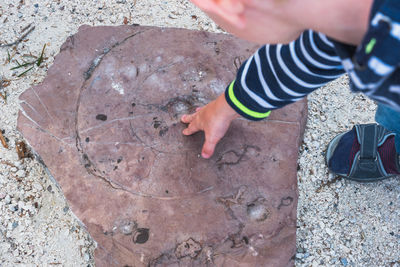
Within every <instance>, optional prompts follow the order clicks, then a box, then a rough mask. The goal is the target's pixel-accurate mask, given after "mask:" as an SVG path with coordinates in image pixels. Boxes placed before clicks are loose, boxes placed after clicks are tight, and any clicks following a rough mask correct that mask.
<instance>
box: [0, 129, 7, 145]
mask: <svg viewBox="0 0 400 267" xmlns="http://www.w3.org/2000/svg"><path fill="white" fill-rule="evenodd" d="M0 142H1V144H2V145H3V146H4V147H5V148H6V149H8V145H7V142H6V139H5V138H4V136H3V133H2V131H1V130H0Z"/></svg>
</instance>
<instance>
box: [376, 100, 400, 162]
mask: <svg viewBox="0 0 400 267" xmlns="http://www.w3.org/2000/svg"><path fill="white" fill-rule="evenodd" d="M375 120H376V122H377V123H379V124H380V125H382V126H383V127H385V128H386V129H388V130H390V131H392V132H394V133H396V136H395V139H394V140H395V144H396V151H397V153H398V154H400V112H399V111H395V110H393V109H391V108H389V107H387V106H385V105H381V104H379V105H378V110H377V111H376V113H375Z"/></svg>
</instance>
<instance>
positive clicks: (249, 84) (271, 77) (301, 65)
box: [225, 30, 345, 120]
mask: <svg viewBox="0 0 400 267" xmlns="http://www.w3.org/2000/svg"><path fill="white" fill-rule="evenodd" d="M344 73H345V71H344V69H343V66H342V63H341V59H340V58H339V56H338V55H337V54H336V52H335V48H334V45H333V43H332V42H331V41H330V40H329V39H328V38H327V37H326V36H325V35H323V34H320V33H317V32H313V31H311V30H309V31H305V32H304V33H303V34H302V35H301V36H300V37H299V38H298V39H297V40H295V41H293V42H292V43H290V44H287V45H282V44H278V45H265V46H263V47H261V48H260V49H259V50H258V51H257V52H256V53H254V54H253V55H252V56H251V57H250V58H249V59H248V60H247V61H246V62H245V63H244V64H243V65H242V66H241V67H240V69H239V71H238V73H237V77H236V80H235V81H233V82H232V83H231V84H230V86H228V88H227V89H226V91H225V97H226V100H227V102H228V103H229V105H230V106H232V108H233V109H235V110H236V111H237V112H238V113H239V114H241V115H242V116H244V117H246V118H248V119H250V120H261V119H263V118H266V117H267V116H268V115H269V113H270V111H271V110H273V109H277V108H281V107H283V106H285V105H287V104H290V103H293V102H295V101H297V100H300V99H301V98H303V97H304V96H306V95H307V94H309V93H311V92H312V91H314V90H315V89H317V88H319V87H321V86H323V85H325V84H326V83H328V82H330V81H332V80H334V79H336V78H338V77H339V76H341V75H342V74H344Z"/></svg>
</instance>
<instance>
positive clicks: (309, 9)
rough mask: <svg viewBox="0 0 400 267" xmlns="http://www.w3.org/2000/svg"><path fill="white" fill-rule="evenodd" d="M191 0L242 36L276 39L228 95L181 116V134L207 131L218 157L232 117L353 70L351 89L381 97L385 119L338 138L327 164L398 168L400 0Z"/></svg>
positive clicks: (207, 146) (367, 172)
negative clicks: (218, 145) (182, 129)
mask: <svg viewBox="0 0 400 267" xmlns="http://www.w3.org/2000/svg"><path fill="white" fill-rule="evenodd" d="M192 2H193V3H194V4H196V5H197V6H198V7H200V8H201V9H202V10H203V11H205V12H206V13H207V14H208V15H209V16H210V17H211V18H212V19H213V20H214V21H215V22H217V23H218V24H219V25H221V26H222V27H223V28H224V29H225V30H227V31H229V32H231V33H233V34H235V35H237V36H239V37H240V38H243V39H246V40H249V41H253V42H257V43H260V44H263V43H270V44H269V45H265V46H263V47H261V48H260V49H259V50H258V51H257V52H256V53H255V54H254V55H253V56H252V57H250V58H249V59H248V60H247V62H245V63H244V64H243V65H242V66H241V68H240V69H239V71H238V74H237V77H236V80H235V81H233V82H232V83H231V84H230V85H229V86H228V87H227V89H226V92H225V94H223V95H221V96H219V97H218V98H217V99H216V100H214V101H213V102H211V103H209V104H208V105H206V106H204V107H202V108H198V109H197V110H196V112H195V113H194V114H186V115H184V116H182V118H181V120H182V122H184V123H188V127H187V128H186V129H185V130H184V131H183V134H185V135H191V134H193V133H195V132H197V131H200V130H202V131H204V132H205V142H204V145H203V148H202V153H201V154H202V156H203V157H204V158H210V157H211V156H212V154H213V152H214V149H215V146H216V144H217V143H218V142H219V140H220V139H221V138H222V137H223V136H224V134H225V133H226V131H227V129H228V127H229V125H230V123H231V121H232V120H233V119H235V118H237V117H239V116H243V117H245V118H247V119H250V120H261V119H263V118H266V117H268V115H269V113H270V112H271V110H273V109H277V108H280V107H282V106H284V105H287V104H290V103H293V102H295V101H297V100H299V99H301V98H302V97H304V96H306V95H307V94H309V93H311V92H312V91H313V90H315V89H317V88H319V87H321V86H323V85H324V84H326V83H328V82H329V81H331V80H333V79H336V78H338V77H339V76H341V75H342V74H344V73H346V72H347V73H348V75H349V77H350V82H351V89H352V91H355V92H363V93H364V94H366V95H368V96H369V97H370V98H372V99H374V100H375V101H377V103H378V110H377V113H376V120H377V122H378V123H380V125H376V124H370V125H357V126H355V127H354V128H353V130H351V131H349V132H347V133H343V134H341V135H339V136H337V137H335V138H334V139H333V140H332V141H331V143H330V144H329V146H328V149H327V154H326V159H327V163H328V167H329V169H330V170H331V171H333V172H334V173H337V174H339V175H341V176H344V177H346V178H348V179H353V180H357V181H375V180H380V179H384V178H387V177H390V176H392V175H396V174H399V173H400V172H399V170H400V168H399V157H398V154H397V153H396V149H395V147H397V151H399V152H400V135H399V134H400V69H399V66H400V2H399V1H397V0H363V1H360V0H324V1H321V0H192ZM308 29H310V30H308ZM279 43H287V44H286V45H283V44H279ZM390 131H392V132H390Z"/></svg>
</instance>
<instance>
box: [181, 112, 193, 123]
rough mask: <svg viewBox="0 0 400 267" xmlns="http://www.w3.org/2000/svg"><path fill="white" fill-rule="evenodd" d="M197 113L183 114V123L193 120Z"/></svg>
mask: <svg viewBox="0 0 400 267" xmlns="http://www.w3.org/2000/svg"><path fill="white" fill-rule="evenodd" d="M195 114H196V113H194V114H185V115H183V116H182V117H181V122H183V123H191V122H192V120H193V118H194V115H195Z"/></svg>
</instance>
